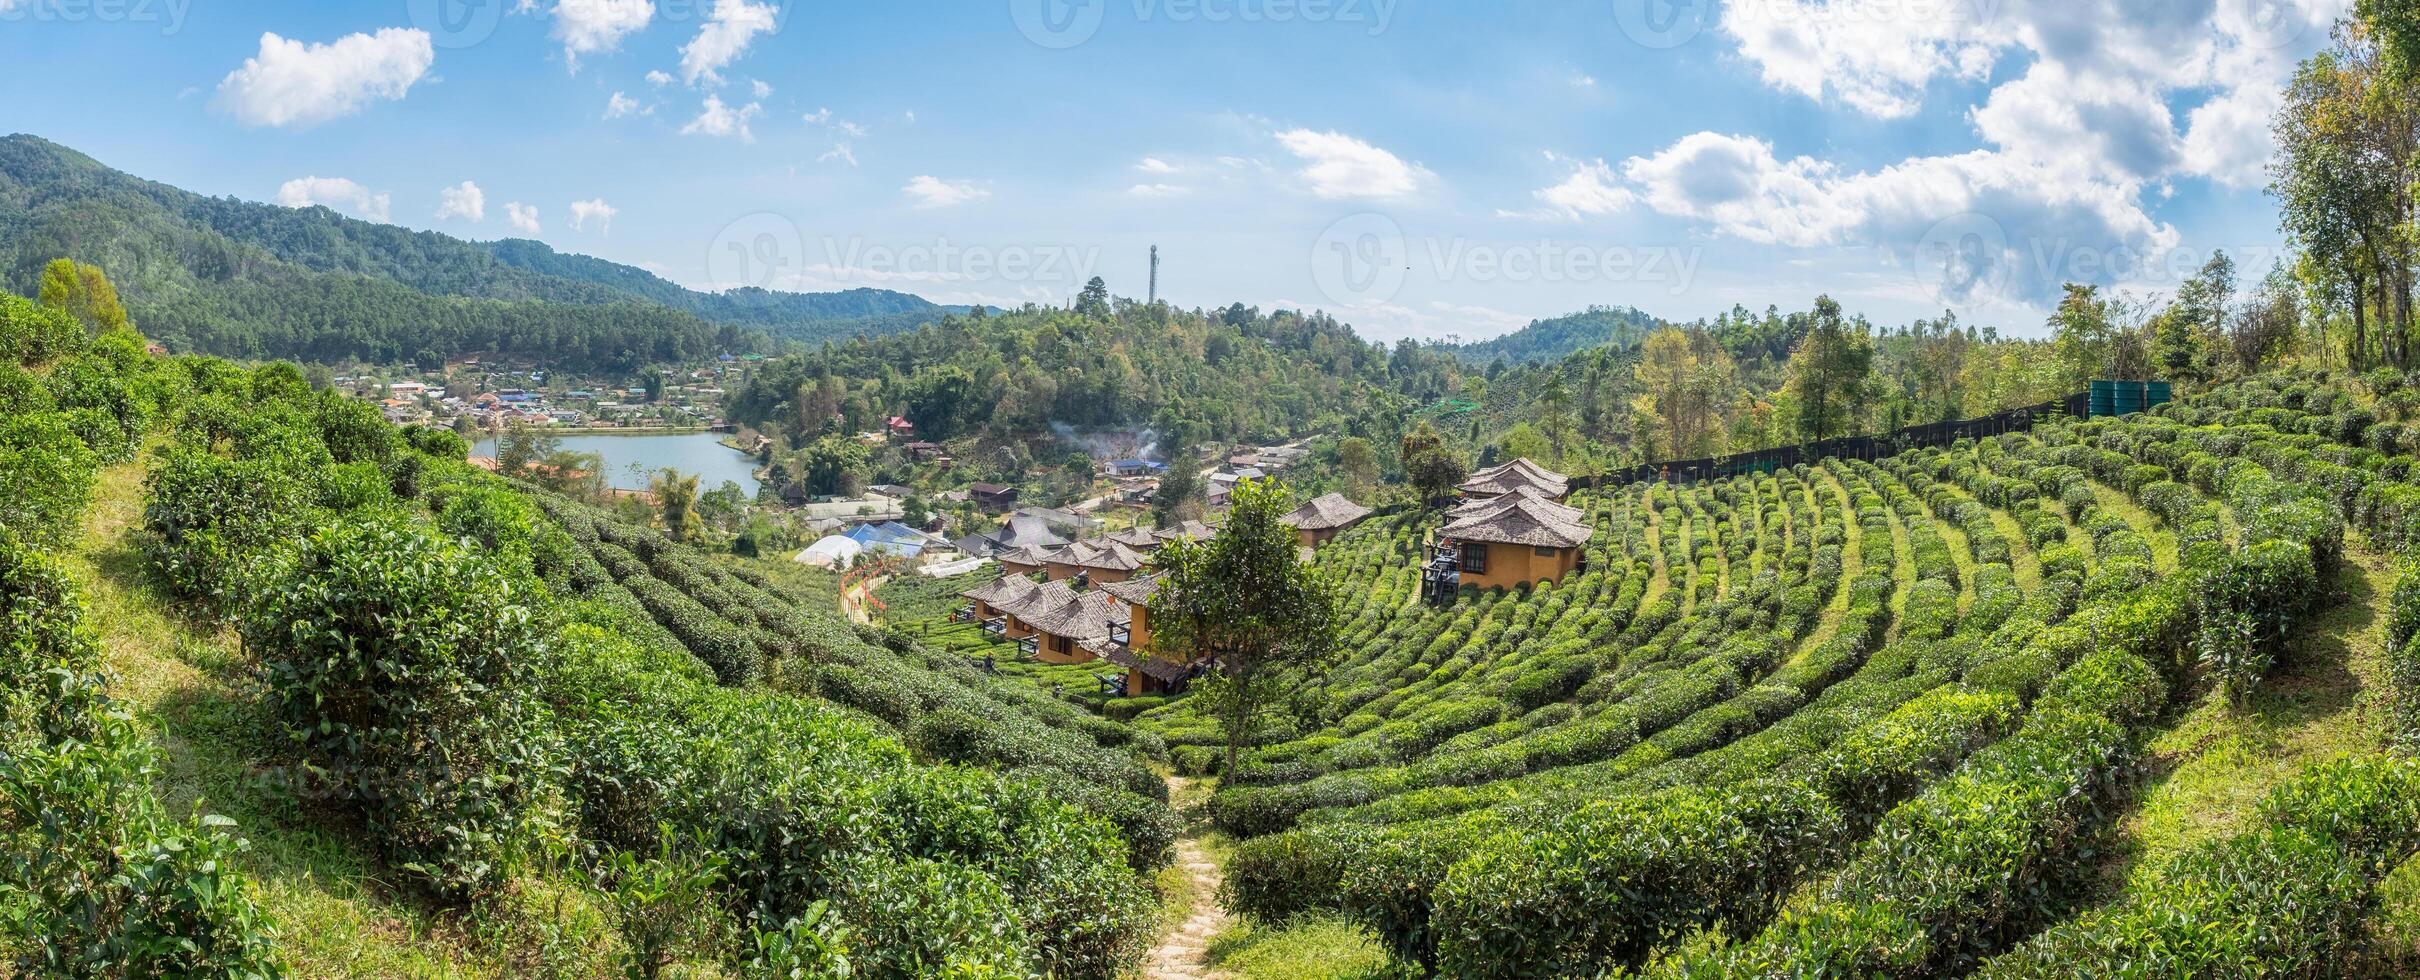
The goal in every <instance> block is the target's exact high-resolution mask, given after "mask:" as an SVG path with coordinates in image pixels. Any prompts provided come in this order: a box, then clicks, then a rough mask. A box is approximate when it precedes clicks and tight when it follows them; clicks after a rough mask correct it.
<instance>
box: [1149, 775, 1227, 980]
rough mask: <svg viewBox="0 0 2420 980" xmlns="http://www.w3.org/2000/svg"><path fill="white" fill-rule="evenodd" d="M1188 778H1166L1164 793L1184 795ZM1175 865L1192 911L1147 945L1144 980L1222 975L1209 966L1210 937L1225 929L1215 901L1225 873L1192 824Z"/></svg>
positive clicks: (1203, 978) (1179, 843) (1204, 979)
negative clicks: (1221, 870) (1166, 789)
mask: <svg viewBox="0 0 2420 980" xmlns="http://www.w3.org/2000/svg"><path fill="white" fill-rule="evenodd" d="M1191 783H1192V781H1191V780H1188V779H1186V778H1184V777H1182V776H1170V777H1168V796H1169V798H1170V799H1178V798H1181V797H1183V796H1184V794H1185V793H1186V791H1187V790H1188V789H1189V788H1190V786H1191ZM1176 867H1177V869H1178V870H1179V871H1181V872H1182V873H1183V874H1184V877H1185V882H1186V889H1185V891H1186V893H1187V894H1189V895H1190V896H1192V899H1193V914H1191V915H1189V916H1186V917H1185V921H1183V922H1181V923H1178V924H1177V925H1176V926H1175V927H1174V928H1172V929H1170V930H1169V931H1168V933H1167V934H1166V935H1163V936H1161V937H1160V941H1159V942H1158V943H1157V944H1155V945H1153V946H1152V947H1151V954H1150V955H1149V956H1148V957H1145V958H1144V961H1143V977H1144V978H1145V980H1212V978H1216V977H1224V976H1226V974H1224V973H1221V972H1219V971H1217V970H1214V969H1212V968H1211V967H1210V958H1209V950H1210V940H1211V938H1212V937H1215V936H1217V935H1218V934H1219V933H1220V932H1223V931H1225V930H1226V928H1227V923H1228V917H1227V910H1226V909H1223V908H1220V907H1219V904H1218V889H1219V885H1221V884H1222V883H1224V882H1225V876H1224V875H1221V874H1220V873H1219V870H1218V862H1216V861H1214V860H1211V857H1210V852H1209V851H1207V850H1205V849H1204V848H1203V847H1202V841H1201V830H1200V828H1199V827H1196V828H1194V829H1192V830H1189V831H1187V832H1186V834H1185V836H1183V837H1181V838H1178V839H1177V842H1176Z"/></svg>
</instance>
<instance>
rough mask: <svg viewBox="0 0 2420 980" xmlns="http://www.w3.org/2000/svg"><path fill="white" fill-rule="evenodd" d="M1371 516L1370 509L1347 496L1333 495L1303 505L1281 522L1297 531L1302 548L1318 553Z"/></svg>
mask: <svg viewBox="0 0 2420 980" xmlns="http://www.w3.org/2000/svg"><path fill="white" fill-rule="evenodd" d="M1369 516H1370V509H1369V508H1367V507H1364V506H1362V505H1360V504H1357V503H1354V502H1353V501H1352V500H1351V499H1349V498H1347V497H1346V496H1345V495H1344V494H1341V493H1331V494H1328V495H1326V496H1322V497H1316V498H1313V499H1311V500H1307V501H1304V502H1303V505H1302V506H1300V507H1296V508H1294V512H1293V513H1290V514H1287V515H1286V516H1284V517H1281V518H1278V520H1280V521H1283V522H1285V524H1286V526H1288V527H1291V528H1293V529H1294V535H1295V537H1296V539H1297V540H1298V541H1299V543H1300V544H1301V545H1302V546H1303V547H1305V548H1311V549H1316V548H1318V547H1319V546H1320V545H1323V544H1326V543H1328V541H1329V540H1330V539H1333V538H1335V537H1336V536H1337V535H1339V534H1343V533H1344V532H1345V530H1346V529H1348V528H1351V527H1352V526H1353V525H1355V524H1359V523H1361V522H1362V521H1363V520H1364V519H1366V518H1368V517H1369Z"/></svg>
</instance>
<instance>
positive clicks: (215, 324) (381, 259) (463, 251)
mask: <svg viewBox="0 0 2420 980" xmlns="http://www.w3.org/2000/svg"><path fill="white" fill-rule="evenodd" d="M61 255H70V256H74V257H76V258H78V259H80V260H82V261H85V262H89V263H94V264H98V265H101V266H104V267H106V268H109V269H111V270H115V271H116V272H117V275H116V279H117V281H118V284H119V285H120V286H121V287H122V288H123V290H124V292H125V297H126V301H127V305H128V307H129V309H130V311H131V312H132V313H133V314H134V315H135V317H136V319H137V320H138V321H139V322H140V323H141V324H142V325H143V328H144V329H145V331H146V332H147V333H148V334H149V335H151V336H153V337H155V338H158V339H160V340H161V341H163V342H165V343H167V344H168V345H169V346H171V347H173V348H177V349H192V350H199V351H204V352H208V353H215V354H224V355H228V356H237V357H292V358H299V359H306V360H348V359H351V360H365V361H395V360H401V359H406V358H423V359H425V358H431V357H450V356H454V355H458V354H466V353H475V352H489V351H493V352H502V353H528V354H544V355H546V356H547V358H548V359H549V360H550V362H553V363H556V364H559V365H562V366H568V367H577V366H586V365H597V366H604V367H612V368H625V369H626V368H632V367H637V366H639V365H643V364H646V363H651V362H659V361H675V360H685V359H692V358H695V357H699V356H703V355H707V354H711V353H713V352H715V351H718V350H735V349H743V350H744V349H760V348H766V347H768V346H769V342H768V341H767V340H765V339H764V338H763V337H761V336H759V331H762V332H765V333H772V334H775V335H778V336H783V337H793V338H799V339H807V340H820V339H825V338H828V337H834V336H842V335H846V334H851V333H855V332H858V331H860V330H867V331H884V330H896V329H903V328H905V327H909V326H913V325H914V324H915V323H917V322H921V319H922V318H923V316H924V315H926V314H928V313H938V312H939V311H940V308H938V307H934V306H932V304H929V303H926V302H925V301H923V300H922V299H918V298H916V297H913V296H907V295H905V294H899V293H889V292H885V291H881V290H855V291H851V292H848V293H839V294H826V295H814V294H780V293H767V292H763V291H750V292H744V293H735V294H721V295H717V294H707V293H698V292H695V291H693V290H689V289H685V288H683V287H681V286H678V285H676V284H673V283H670V282H667V281H665V280H663V279H661V278H659V277H656V276H655V275H653V274H651V273H648V272H645V271H643V270H640V269H635V268H631V267H629V266H622V265H616V264H614V263H610V262H605V261H603V260H600V259H592V258H588V257H586V256H576V255H564V254H561V253H556V252H554V251H553V250H552V249H549V248H547V247H546V246H543V245H540V244H537V243H534V242H498V243H492V244H479V243H473V242H466V241H463V240H460V239H456V238H453V237H450V236H447V235H442V234H438V233H435V232H417V231H412V230H409V229H405V228H399V227H395V226H393V225H382V224H376V223H372V222H367V221H360V220H356V219H353V218H347V217H344V216H342V215H339V214H337V213H335V212H333V211H330V210H328V209H326V208H318V207H313V208H286V207H279V206H275V205H268V204H259V203H253V202H247V201H239V200H235V199H231V198H210V197H203V196H201V195H198V194H193V193H191V192H188V191H184V190H180V189H178V188H175V187H171V186H169V185H166V184H161V183H157V182H154V181H147V180H142V179H140V178H136V177H133V176H130V175H128V174H125V173H123V172H120V171H117V170H113V169H110V168H109V167H106V166H104V165H102V164H101V163H100V162H98V161H96V160H94V159H92V158H91V157H88V156H85V155H83V154H80V153H77V152H75V151H74V150H71V149H68V148H66V147H63V146H59V145H58V144H55V143H51V142H49V141H46V140H43V139H40V138H38V137H33V136H24V135H19V136H11V137H8V138H6V139H0V282H5V283H6V284H7V285H8V286H10V287H12V288H16V289H19V290H30V289H31V288H32V286H33V284H34V281H35V279H36V277H37V276H38V275H39V272H40V269H41V267H42V265H43V264H44V263H46V262H48V261H49V260H51V259H53V258H56V257H58V256H61Z"/></svg>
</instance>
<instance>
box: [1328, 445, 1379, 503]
mask: <svg viewBox="0 0 2420 980" xmlns="http://www.w3.org/2000/svg"><path fill="white" fill-rule="evenodd" d="M1336 470H1337V472H1338V473H1340V474H1342V475H1343V476H1344V485H1345V489H1347V490H1349V491H1351V492H1352V493H1354V494H1367V493H1369V492H1370V487H1371V486H1373V485H1375V484H1376V483H1377V482H1378V450H1376V449H1374V448H1372V447H1371V446H1370V441H1369V440H1368V439H1364V438H1362V437H1360V436H1346V437H1344V438H1343V439H1341V440H1338V441H1337V443H1336Z"/></svg>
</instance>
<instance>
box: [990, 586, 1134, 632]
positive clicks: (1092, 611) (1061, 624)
mask: <svg viewBox="0 0 2420 980" xmlns="http://www.w3.org/2000/svg"><path fill="white" fill-rule="evenodd" d="M1051 584H1053V585H1056V584H1059V583H1055V582H1054V583H1051ZM1069 595H1070V596H1071V598H1069V599H1068V600H1066V601H1064V602H1054V603H1052V604H1050V605H1048V606H1046V607H1043V608H1037V609H1035V610H1033V611H1032V612H1030V613H1026V612H1020V613H1018V614H1017V618H1018V619H1020V620H1023V621H1024V623H1025V625H1027V626H1031V627H1033V628H1034V629H1036V630H1039V631H1041V632H1044V633H1048V634H1050V635H1052V636H1063V637H1066V638H1068V639H1070V640H1075V641H1077V642H1084V641H1104V640H1107V639H1109V626H1110V624H1111V623H1122V622H1125V621H1126V618H1127V617H1126V610H1125V609H1124V608H1122V607H1120V606H1119V605H1118V604H1117V603H1116V602H1115V601H1114V600H1112V599H1110V598H1109V595H1108V594H1107V593H1104V592H1083V593H1074V592H1070V593H1069Z"/></svg>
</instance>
